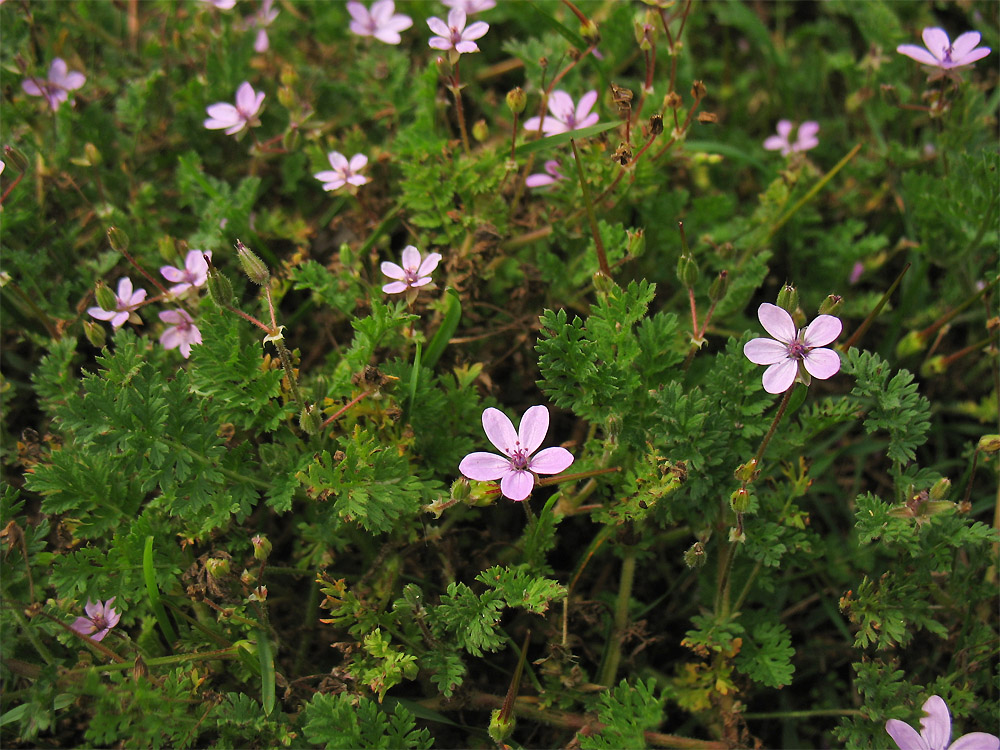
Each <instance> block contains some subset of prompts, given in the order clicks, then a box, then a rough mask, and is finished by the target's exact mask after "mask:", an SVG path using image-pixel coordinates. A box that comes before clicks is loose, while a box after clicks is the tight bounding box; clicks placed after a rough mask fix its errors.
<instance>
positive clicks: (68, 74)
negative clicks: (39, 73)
mask: <svg viewBox="0 0 1000 750" xmlns="http://www.w3.org/2000/svg"><path fill="white" fill-rule="evenodd" d="M86 81H87V78H86V76H84V75H83V73H81V72H80V71H78V70H72V71H71V70H69V68H68V67H67V65H66V61H65V60H63V59H62V58H61V57H57V58H56V59H55V60H53V61H52V65H50V66H49V77H48V79H47V80H39V79H37V78H34V77H31V78H26V79H25V80H23V81H21V88H22V89H24V93H26V94H28V95H29V96H44V97H45V100H46V101H47V102H48V103H49V107H51V108H52V111H53V112H55V111H56V110H57V109H59V105H60V104H62V103H63V102H64V101H66V100H67V99H69V92H70V91H75V90H76V89H78V88H80V87H81V86H83V84H84V83H85V82H86Z"/></svg>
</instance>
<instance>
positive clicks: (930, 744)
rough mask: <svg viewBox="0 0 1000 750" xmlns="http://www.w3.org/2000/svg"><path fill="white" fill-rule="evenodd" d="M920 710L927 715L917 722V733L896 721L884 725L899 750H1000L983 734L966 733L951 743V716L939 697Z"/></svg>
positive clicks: (991, 737) (993, 737) (995, 740)
mask: <svg viewBox="0 0 1000 750" xmlns="http://www.w3.org/2000/svg"><path fill="white" fill-rule="evenodd" d="M923 708H924V713H925V714H926V716H924V718H922V719H921V720H920V733H919V734H918V733H917V730H916V729H914V728H913V727H911V726H910V725H909V724H907V723H905V722H902V721H900V720H899V719H889V721H887V722H886V723H885V731H886V732H888V733H889V736H890V737H892V741H893V742H895V743H896V747H898V748H899V750H1000V738H998V737H997V736H996V735H993V734H986V733H985V732H972V733H970V734H965V735H962V736H961V737H959V738H958V739H957V740H955V741H954V742H951V714H950V713H948V706H947V704H945V702H944V701H943V700H942V699H941V696H939V695H932V696H931V697H930V698H928V699H927V701H926V702H925V703H924V706H923ZM949 743H950V744H949Z"/></svg>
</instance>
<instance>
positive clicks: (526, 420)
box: [517, 405, 549, 455]
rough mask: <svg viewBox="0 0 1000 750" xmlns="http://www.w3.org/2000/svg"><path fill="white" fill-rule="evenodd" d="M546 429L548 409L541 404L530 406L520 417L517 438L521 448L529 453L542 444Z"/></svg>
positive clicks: (547, 425)
mask: <svg viewBox="0 0 1000 750" xmlns="http://www.w3.org/2000/svg"><path fill="white" fill-rule="evenodd" d="M548 431H549V410H548V409H547V408H545V407H544V406H542V405H538V406H532V407H531V408H530V409H528V410H527V411H526V412H524V416H523V417H521V424H520V426H519V427H518V430H517V439H518V440H520V441H521V448H523V449H524V450H525V451H527V453H528V454H529V455H530V454H532V453H534V452H535V450H536V449H537V448H538V446H539V445H541V444H542V441H543V440H544V439H545V433H546V432H548Z"/></svg>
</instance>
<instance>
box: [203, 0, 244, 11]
mask: <svg viewBox="0 0 1000 750" xmlns="http://www.w3.org/2000/svg"><path fill="white" fill-rule="evenodd" d="M201 1H202V2H203V3H205V5H211V6H212V7H214V8H218V9H219V10H232V9H233V7H234V6H235V5H236V0H201Z"/></svg>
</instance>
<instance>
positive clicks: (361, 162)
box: [347, 154, 368, 172]
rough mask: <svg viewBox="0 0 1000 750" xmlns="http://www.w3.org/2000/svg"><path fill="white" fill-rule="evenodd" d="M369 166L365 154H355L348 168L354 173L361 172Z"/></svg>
mask: <svg viewBox="0 0 1000 750" xmlns="http://www.w3.org/2000/svg"><path fill="white" fill-rule="evenodd" d="M366 164H368V157H367V156H365V155H364V154H355V155H354V156H352V157H351V160H350V161H349V162H348V163H347V166H348V168H349V169H350V170H351V171H352V172H360V171H361V170H362V169H364V168H365V165H366Z"/></svg>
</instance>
